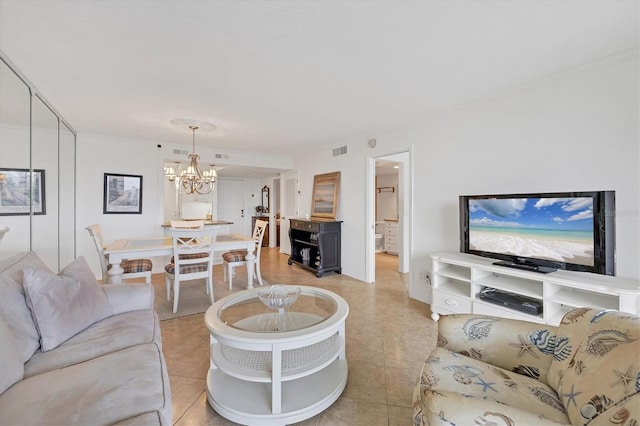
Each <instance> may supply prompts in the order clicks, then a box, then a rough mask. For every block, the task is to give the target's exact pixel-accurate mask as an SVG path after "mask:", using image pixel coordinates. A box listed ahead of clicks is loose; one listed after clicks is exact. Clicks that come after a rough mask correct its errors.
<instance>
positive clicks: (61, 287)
mask: <svg viewBox="0 0 640 426" xmlns="http://www.w3.org/2000/svg"><path fill="white" fill-rule="evenodd" d="M24 287H25V294H26V299H27V306H29V308H31V311H32V314H33V318H34V320H35V323H36V327H37V328H38V332H39V334H40V346H41V350H42V351H49V350H51V349H53V348H55V347H56V346H58V345H59V344H60V343H62V342H64V341H65V340H67V339H69V338H70V337H71V336H73V335H75V334H76V333H78V332H80V331H82V330H84V329H85V328H87V327H88V326H90V325H91V324H93V323H95V322H96V321H100V320H101V319H103V318H106V317H108V316H110V315H111V314H112V312H113V310H112V309H111V305H109V302H108V301H107V297H106V296H105V295H104V293H103V292H102V290H101V289H100V287H99V286H98V282H97V281H96V278H95V276H94V275H93V272H92V271H91V268H89V265H87V262H86V261H85V260H84V257H82V256H81V257H79V258H78V259H76V260H74V261H73V262H71V263H70V264H69V265H68V266H67V267H65V268H64V269H63V270H62V272H61V273H60V274H59V275H56V274H54V273H53V272H48V271H41V270H37V269H33V268H25V269H24Z"/></svg>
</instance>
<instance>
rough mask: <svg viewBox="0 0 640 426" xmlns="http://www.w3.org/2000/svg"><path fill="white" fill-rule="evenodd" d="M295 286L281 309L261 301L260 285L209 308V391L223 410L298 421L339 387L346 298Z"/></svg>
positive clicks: (248, 417) (258, 420)
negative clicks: (291, 298) (293, 299)
mask: <svg viewBox="0 0 640 426" xmlns="http://www.w3.org/2000/svg"><path fill="white" fill-rule="evenodd" d="M286 287H287V288H288V289H292V288H295V287H298V286H286ZM299 287H300V289H301V295H300V296H299V298H298V299H297V301H296V302H295V303H293V305H291V306H290V307H289V308H287V309H286V310H277V309H270V308H267V307H266V306H265V305H264V304H263V303H262V302H261V301H260V300H259V299H258V292H259V291H260V290H261V289H260V288H257V289H249V290H245V291H241V292H238V293H234V294H231V295H229V296H227V297H225V298H223V299H220V300H219V301H217V302H216V303H215V304H213V305H212V306H211V307H210V308H209V309H208V310H207V313H206V314H205V318H204V321H205V324H206V326H207V328H208V329H209V332H210V333H211V363H210V369H209V374H208V375H207V399H208V401H209V404H210V405H211V406H212V407H213V409H214V410H216V411H217V412H218V413H219V414H220V415H221V416H223V417H225V418H227V419H229V420H231V421H233V422H237V423H241V424H249V425H252V424H255V425H283V424H290V423H295V422H300V421H302V420H305V419H308V418H310V417H313V416H314V415H316V414H318V413H320V412H321V411H323V410H325V409H326V408H327V407H329V406H330V405H331V404H333V403H334V402H335V401H336V399H338V397H339V396H340V394H341V393H342V391H343V390H344V387H345V386H346V384H347V359H346V356H345V335H344V333H345V320H346V318H347V315H348V313H349V306H348V305H347V302H346V301H345V300H344V299H343V298H342V297H340V296H338V295H337V294H335V293H333V292H330V291H327V290H324V289H321V288H315V287H305V286H299Z"/></svg>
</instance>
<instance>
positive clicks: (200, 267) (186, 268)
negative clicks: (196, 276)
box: [164, 263, 207, 275]
mask: <svg viewBox="0 0 640 426" xmlns="http://www.w3.org/2000/svg"><path fill="white" fill-rule="evenodd" d="M164 270H165V271H167V273H169V274H171V275H174V274H175V273H176V264H175V263H170V264H168V265H167V266H165V267H164ZM206 270H207V264H206V263H194V264H193V265H182V269H181V271H182V273H183V274H191V273H194V272H204V271H206Z"/></svg>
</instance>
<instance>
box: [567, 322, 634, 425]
mask: <svg viewBox="0 0 640 426" xmlns="http://www.w3.org/2000/svg"><path fill="white" fill-rule="evenodd" d="M590 314H591V315H589V316H587V317H586V321H587V324H588V326H587V327H586V333H585V336H584V338H582V339H581V340H580V341H579V346H578V348H577V350H576V351H575V356H574V357H573V358H572V360H571V362H570V363H569V364H568V366H567V370H566V371H565V372H564V374H563V375H562V379H561V380H560V383H559V385H558V395H561V396H562V398H563V402H564V404H565V406H566V408H567V413H568V414H569V418H570V419H571V422H572V423H573V424H587V423H590V422H591V420H592V419H593V418H594V417H596V416H599V415H600V414H601V413H603V412H604V411H606V410H609V409H611V408H615V405H616V404H618V403H620V402H622V401H625V400H628V399H630V398H632V397H634V395H637V394H638V392H640V318H639V317H638V316H635V315H631V314H626V313H624V312H618V311H602V312H598V311H591V312H590ZM636 398H637V396H636ZM637 404H638V400H637V399H636V405H635V409H633V410H631V412H629V411H628V410H626V412H625V410H623V409H622V408H620V407H618V408H619V410H614V412H613V413H612V414H615V415H617V416H618V420H621V419H622V418H625V419H626V420H629V417H631V419H635V420H636V421H635V424H638V422H639V421H640V405H637ZM618 411H619V412H618ZM625 424H634V423H633V422H631V421H629V422H628V423H625Z"/></svg>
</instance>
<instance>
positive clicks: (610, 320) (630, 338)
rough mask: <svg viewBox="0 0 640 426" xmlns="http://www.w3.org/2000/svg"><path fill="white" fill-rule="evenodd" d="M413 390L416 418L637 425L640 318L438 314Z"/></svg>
mask: <svg viewBox="0 0 640 426" xmlns="http://www.w3.org/2000/svg"><path fill="white" fill-rule="evenodd" d="M438 331H439V336H438V347H437V348H436V349H435V350H434V351H433V352H432V353H431V354H430V355H429V356H428V358H427V359H426V361H425V363H424V365H423V367H422V371H421V374H420V376H419V378H418V382H417V384H416V387H415V388H414V393H413V409H414V417H413V424H414V425H416V426H419V425H434V424H438V425H440V424H444V425H467V424H468V425H489V424H491V425H520V424H523V425H534V424H535V425H548V424H550V425H574V426H577V425H626V426H639V425H640V317H638V316H635V315H632V314H627V313H623V312H618V311H610V310H602V309H591V308H577V309H574V310H572V311H570V312H568V313H567V314H566V315H565V316H564V318H563V319H562V321H561V323H560V324H559V326H558V327H554V326H549V325H544V324H538V323H532V322H526V321H519V320H514V319H507V318H498V317H491V316H483V315H474V314H465V315H445V316H442V317H441V318H440V320H439V321H438Z"/></svg>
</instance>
